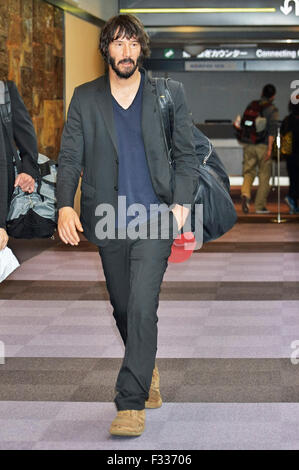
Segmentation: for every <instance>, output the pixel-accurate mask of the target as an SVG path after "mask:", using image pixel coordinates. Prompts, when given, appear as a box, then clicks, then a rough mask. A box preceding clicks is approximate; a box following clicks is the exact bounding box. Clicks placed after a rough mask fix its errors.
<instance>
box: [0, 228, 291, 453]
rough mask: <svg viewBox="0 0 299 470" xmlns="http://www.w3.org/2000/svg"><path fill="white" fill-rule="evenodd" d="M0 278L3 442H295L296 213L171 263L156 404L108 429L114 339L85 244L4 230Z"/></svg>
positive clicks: (138, 445) (99, 275) (37, 445)
mask: <svg viewBox="0 0 299 470" xmlns="http://www.w3.org/2000/svg"><path fill="white" fill-rule="evenodd" d="M11 244H12V247H13V249H14V251H15V253H16V254H17V256H18V257H19V259H20V260H21V261H22V265H21V267H20V268H19V269H18V270H17V271H15V272H14V273H13V274H12V275H11V276H10V277H9V278H8V279H7V280H6V281H5V282H3V283H2V284H1V285H0V341H2V343H1V344H2V345H4V349H5V363H4V364H0V449H115V450H117V449H166V450H167V449H298V448H299V438H298V432H297V429H298V425H299V373H298V371H299V363H298V364H297V362H299V361H297V357H299V225H298V219H297V220H295V219H292V221H291V222H290V223H286V224H280V225H278V224H271V223H269V221H264V222H260V223H258V224H255V223H252V222H250V223H246V221H241V223H238V224H237V225H236V226H235V227H234V228H233V229H232V230H231V231H230V232H229V233H228V234H226V235H224V236H223V237H222V238H221V239H219V240H217V241H215V242H212V243H209V244H206V245H205V246H203V248H202V249H201V250H198V251H197V252H195V253H193V255H192V257H191V258H190V259H189V260H188V261H187V262H185V263H182V264H169V266H168V269H167V272H166V274H165V276H164V281H163V284H162V289H161V294H160V303H159V310H158V317H159V322H158V329H159V340H158V355H157V362H158V365H159V369H160V373H161V391H162V395H163V399H164V403H163V406H162V408H160V409H158V410H147V414H146V416H147V417H146V431H145V432H144V434H143V435H142V436H140V437H138V438H118V437H112V436H110V435H109V432H108V430H109V426H110V423H111V421H112V419H113V418H114V416H115V406H114V404H113V402H112V400H113V397H114V390H113V389H114V384H115V379H116V376H117V372H118V369H119V367H120V364H121V358H122V357H123V346H122V344H121V341H120V338H119V336H118V332H117V329H116V327H115V324H114V320H113V317H112V307H111V306H110V303H109V297H108V292H107V289H106V285H105V279H104V275H103V270H102V267H101V262H100V258H99V255H98V253H97V250H96V249H95V247H93V246H92V245H90V244H89V243H87V242H84V241H82V242H81V244H80V245H79V247H67V246H64V245H63V244H62V243H60V242H59V241H58V240H56V241H51V240H50V241H48V240H47V241H44V240H41V241H39V242H34V243H33V242H30V241H22V242H20V241H16V240H14V241H12V242H11Z"/></svg>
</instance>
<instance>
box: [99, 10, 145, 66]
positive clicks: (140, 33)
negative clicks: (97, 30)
mask: <svg viewBox="0 0 299 470" xmlns="http://www.w3.org/2000/svg"><path fill="white" fill-rule="evenodd" d="M117 31H118V33H117V36H116V35H115V34H116V32H117ZM123 36H125V37H126V38H127V39H131V38H132V37H136V39H137V40H138V41H139V42H140V45H141V54H140V62H141V61H142V59H143V58H146V57H149V56H150V48H149V42H150V40H149V36H148V34H147V33H146V31H145V29H144V27H143V24H142V23H141V21H140V20H139V19H138V18H136V16H134V15H117V16H113V17H112V18H110V20H108V21H107V23H106V24H105V25H104V27H103V29H102V31H101V34H100V42H99V50H100V52H101V54H102V56H103V58H104V60H105V62H106V63H108V58H109V52H108V47H109V44H110V43H111V42H112V41H113V40H114V39H119V38H122V37H123Z"/></svg>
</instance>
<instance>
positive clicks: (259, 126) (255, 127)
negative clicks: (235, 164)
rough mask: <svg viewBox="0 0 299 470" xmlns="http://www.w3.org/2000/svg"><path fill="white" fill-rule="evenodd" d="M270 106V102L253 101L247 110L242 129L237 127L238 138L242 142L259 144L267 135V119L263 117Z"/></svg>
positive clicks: (241, 124)
mask: <svg viewBox="0 0 299 470" xmlns="http://www.w3.org/2000/svg"><path fill="white" fill-rule="evenodd" d="M268 106H270V103H268V102H264V103H263V102H261V101H257V100H255V101H251V103H249V105H248V106H247V108H246V109H245V111H244V113H243V116H242V119H241V123H240V127H235V130H236V137H237V139H238V140H239V141H240V142H243V143H247V144H258V143H260V142H262V141H263V140H264V139H265V137H266V135H267V119H266V118H265V117H264V116H263V112H264V110H265V109H266V108H267V107H268Z"/></svg>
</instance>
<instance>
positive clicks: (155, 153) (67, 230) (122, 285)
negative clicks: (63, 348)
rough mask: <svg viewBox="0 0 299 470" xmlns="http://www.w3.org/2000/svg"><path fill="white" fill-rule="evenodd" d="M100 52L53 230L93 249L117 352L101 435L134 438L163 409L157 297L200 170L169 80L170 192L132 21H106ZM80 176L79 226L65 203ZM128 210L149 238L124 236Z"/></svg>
mask: <svg viewBox="0 0 299 470" xmlns="http://www.w3.org/2000/svg"><path fill="white" fill-rule="evenodd" d="M99 48H100V51H101V53H102V55H103V57H104V59H105V61H106V63H107V66H108V67H107V68H108V71H107V73H106V75H105V76H103V77H100V78H98V79H96V80H94V81H92V82H89V83H85V84H83V85H81V86H79V87H77V88H76V89H75V91H74V95H73V98H72V101H71V104H70V107H69V111H68V119H67V122H66V124H65V128H64V131H63V136H62V143H61V151H60V155H59V169H58V181H57V197H58V209H59V220H58V230H59V235H60V237H61V239H62V240H63V241H64V242H65V243H70V244H72V245H78V243H79V236H78V233H77V230H78V231H81V232H82V231H84V234H85V235H86V237H87V238H88V239H89V240H90V241H91V242H93V243H95V244H96V245H97V246H98V247H99V254H100V257H101V260H102V265H103V270H104V274H105V278H106V284H107V289H108V291H109V296H110V302H111V304H112V306H113V315H114V318H115V321H116V325H117V327H118V330H119V332H120V335H121V337H122V340H123V342H124V345H125V356H124V359H123V363H122V366H121V369H120V371H119V374H118V378H117V383H116V392H117V394H116V397H115V404H116V408H117V416H116V418H115V419H114V421H113V422H112V424H111V427H110V432H111V434H116V435H131V436H137V435H140V434H141V433H142V432H143V430H144V425H145V408H157V407H159V406H161V404H162V399H161V395H160V391H159V372H158V369H157V367H156V366H155V358H156V351H157V321H158V318H157V309H158V303H159V292H160V287H161V283H162V280H163V275H164V273H165V270H166V268H167V260H168V257H169V255H170V253H171V245H172V242H173V238H174V236H175V235H176V234H178V233H179V232H180V230H181V229H182V227H183V226H184V224H185V223H186V219H187V217H188V215H189V209H188V208H186V207H183V204H192V203H193V198H194V195H195V191H196V187H197V182H198V176H199V164H198V159H197V157H196V155H195V148H194V142H193V137H192V127H191V126H192V123H191V118H190V115H189V112H188V109H187V105H186V102H185V95H184V90H183V86H182V84H181V83H178V82H175V81H170V84H169V86H170V90H171V93H172V96H173V99H174V102H175V124H174V129H173V159H174V161H175V172H174V178H173V184H172V182H171V180H172V178H171V172H172V169H171V168H170V165H169V163H168V159H167V149H166V145H165V142H164V138H163V129H162V120H161V117H160V113H159V103H158V98H157V95H156V93H155V87H154V84H153V81H152V80H151V79H150V78H149V76H148V74H147V72H146V71H145V70H144V69H143V68H142V67H141V66H140V65H141V62H142V59H143V58H144V57H148V56H149V53H150V50H149V38H148V36H147V34H146V32H145V30H144V28H143V25H142V24H141V23H140V21H139V20H138V19H137V18H136V17H134V16H132V15H118V16H115V17H113V18H111V19H110V20H109V21H108V22H107V23H106V25H105V26H104V28H103V30H102V32H101V36H100V45H99ZM81 170H83V178H82V186H81V190H82V195H81V216H80V219H81V220H79V218H78V216H77V214H76V212H75V211H74V210H73V202H74V195H75V191H76V188H77V185H78V181H79V176H80V173H81ZM121 199H122V200H123V199H125V205H123V204H120V200H121ZM133 204H134V206H133ZM136 204H138V207H143V208H144V211H143V212H142V211H141V212H142V213H141V216H140V217H139V218H138V225H137V227H139V228H140V227H143V228H145V227H146V228H147V229H148V228H152V226H153V225H155V224H153V221H155V220H157V221H158V224H157V225H158V236H157V237H151V236H147V237H146V238H142V237H140V236H137V238H134V237H132V236H128V234H127V233H126V234H125V235H124V229H125V230H126V229H128V228H129V226H130V224H131V223H132V216H133V214H134V210H133V209H135V210H136ZM158 204H160V205H162V209H161V210H157V206H158ZM170 205H173V207H172V210H170V208H169V206H170ZM111 207H112V208H113V209H114V210H115V211H116V213H117V217H116V223H115V229H116V230H115V231H114V233H113V236H111V235H109V236H108V237H106V238H105V237H104V236H103V227H104V226H105V224H106V225H110V219H109V220H108V221H107V218H105V215H104V213H105V214H107V211H109V209H110V208H111ZM103 208H104V209H103ZM107 208H108V209H107ZM153 208H154V209H155V210H153ZM169 216H170V217H169ZM168 217H169V221H170V226H168V229H169V232H168V231H167V233H166V235H167V237H165V230H164V229H165V225H164V222H165V221H167V223H168ZM133 222H134V221H133ZM162 222H163V223H162ZM173 223H174V225H173ZM163 227H164V229H163ZM156 228H157V227H156ZM109 233H110V232H109ZM150 234H151V232H150Z"/></svg>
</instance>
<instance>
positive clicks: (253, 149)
mask: <svg viewBox="0 0 299 470" xmlns="http://www.w3.org/2000/svg"><path fill="white" fill-rule="evenodd" d="M275 94H276V89H275V86H274V85H271V84H268V85H265V86H264V88H263V91H262V96H261V99H260V101H259V104H260V106H261V109H262V116H263V117H264V118H266V129H265V134H264V138H263V139H262V140H261V141H259V142H258V143H247V144H246V145H245V146H244V158H243V178H244V181H243V185H242V188H241V201H242V210H243V212H244V213H245V214H247V213H248V212H249V203H250V198H251V188H252V184H253V181H254V178H255V176H256V170H257V169H258V177H259V187H258V190H257V193H256V197H255V212H256V213H257V214H267V213H269V212H270V211H269V210H268V209H267V208H266V203H267V198H268V194H269V191H270V185H269V180H270V176H271V154H272V147H273V142H274V139H275V136H276V133H277V127H278V109H277V108H276V107H275V106H274V104H273V101H274V99H275Z"/></svg>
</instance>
